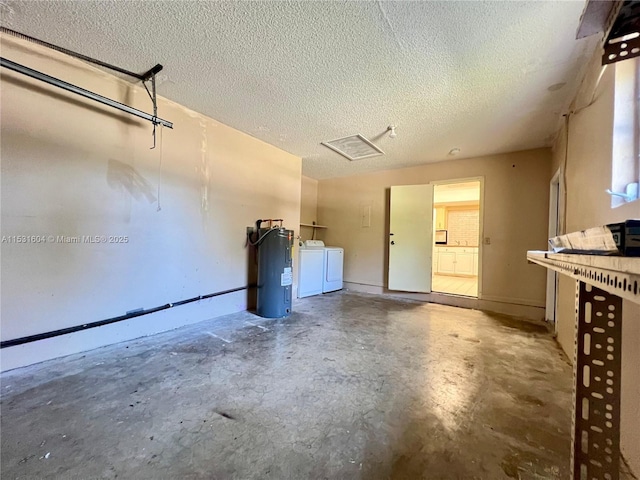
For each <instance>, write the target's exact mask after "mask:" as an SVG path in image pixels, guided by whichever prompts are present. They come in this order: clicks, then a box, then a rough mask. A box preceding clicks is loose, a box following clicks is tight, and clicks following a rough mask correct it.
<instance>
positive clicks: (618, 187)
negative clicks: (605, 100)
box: [609, 57, 640, 208]
mask: <svg viewBox="0 0 640 480" xmlns="http://www.w3.org/2000/svg"><path fill="white" fill-rule="evenodd" d="M638 60H639V59H638V57H636V58H631V59H629V60H624V61H621V62H617V63H616V64H615V69H616V72H615V77H616V81H615V105H614V119H613V152H612V154H613V156H612V170H611V190H609V193H610V194H611V207H612V208H615V207H619V206H620V205H624V204H625V203H628V202H631V201H636V200H637V199H638V183H639V181H640V61H638Z"/></svg>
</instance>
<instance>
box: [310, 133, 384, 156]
mask: <svg viewBox="0 0 640 480" xmlns="http://www.w3.org/2000/svg"><path fill="white" fill-rule="evenodd" d="M322 145H324V146H325V147H329V148H330V149H331V150H333V151H334V152H337V153H339V154H340V155H342V156H343V157H346V158H348V159H349V160H352V161H353V160H362V159H363V158H369V157H377V156H378V155H384V152H383V151H382V150H380V149H379V148H378V147H376V146H375V145H374V144H373V143H371V142H370V141H369V140H367V139H366V138H364V137H363V136H362V135H360V134H358V135H351V136H349V137H344V138H338V139H337V140H331V141H330V142H322Z"/></svg>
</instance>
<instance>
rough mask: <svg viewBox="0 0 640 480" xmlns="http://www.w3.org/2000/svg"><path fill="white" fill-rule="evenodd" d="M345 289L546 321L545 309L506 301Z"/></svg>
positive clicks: (375, 288)
mask: <svg viewBox="0 0 640 480" xmlns="http://www.w3.org/2000/svg"><path fill="white" fill-rule="evenodd" d="M344 288H345V290H351V291H354V292H363V293H373V294H377V295H388V296H391V297H397V298H408V299H411V300H418V301H422V302H430V303H438V304H441V305H449V306H452V307H461V308H471V309H474V310H484V311H487V312H493V313H500V314H503V315H510V316H513V317H519V318H524V319H526V320H535V321H544V314H545V309H544V307H538V306H532V305H521V304H519V303H508V302H504V301H496V300H486V299H478V298H471V297H460V296H457V295H447V294H442V293H411V292H396V291H392V290H388V289H386V288H385V287H381V286H377V285H367V284H362V283H355V282H344Z"/></svg>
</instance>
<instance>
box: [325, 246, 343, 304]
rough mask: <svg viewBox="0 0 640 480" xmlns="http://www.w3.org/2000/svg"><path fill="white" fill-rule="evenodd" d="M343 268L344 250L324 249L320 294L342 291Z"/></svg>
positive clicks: (337, 248) (336, 248)
mask: <svg viewBox="0 0 640 480" xmlns="http://www.w3.org/2000/svg"><path fill="white" fill-rule="evenodd" d="M343 267H344V249H343V248H341V247H325V249H324V275H323V277H322V293H327V292H335V291H336V290H342V271H343Z"/></svg>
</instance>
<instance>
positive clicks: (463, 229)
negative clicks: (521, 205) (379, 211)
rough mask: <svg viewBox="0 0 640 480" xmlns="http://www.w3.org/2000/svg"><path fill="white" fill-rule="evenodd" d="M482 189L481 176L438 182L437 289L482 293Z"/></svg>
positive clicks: (435, 214) (435, 204)
mask: <svg viewBox="0 0 640 480" xmlns="http://www.w3.org/2000/svg"><path fill="white" fill-rule="evenodd" d="M481 190H482V188H481V180H480V179H477V180H473V179H472V180H458V181H455V182H447V183H436V184H434V187H433V232H434V235H433V257H432V262H433V264H432V270H431V271H432V278H431V290H432V291H433V292H437V293H448V294H451V295H462V296H465V297H476V298H477V297H478V292H479V285H478V283H479V282H478V279H479V275H478V271H479V262H480V257H481V256H480V239H481V231H482V225H481V218H482V216H481Z"/></svg>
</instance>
